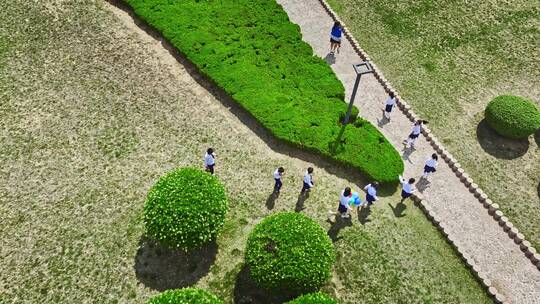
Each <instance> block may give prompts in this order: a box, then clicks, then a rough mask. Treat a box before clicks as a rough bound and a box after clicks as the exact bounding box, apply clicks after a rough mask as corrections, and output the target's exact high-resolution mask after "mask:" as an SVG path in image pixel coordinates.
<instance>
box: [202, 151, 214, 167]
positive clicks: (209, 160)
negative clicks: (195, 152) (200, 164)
mask: <svg viewBox="0 0 540 304" xmlns="http://www.w3.org/2000/svg"><path fill="white" fill-rule="evenodd" d="M215 163H216V161H215V160H214V154H208V152H207V153H206V154H204V165H205V166H212V165H214V164H215Z"/></svg>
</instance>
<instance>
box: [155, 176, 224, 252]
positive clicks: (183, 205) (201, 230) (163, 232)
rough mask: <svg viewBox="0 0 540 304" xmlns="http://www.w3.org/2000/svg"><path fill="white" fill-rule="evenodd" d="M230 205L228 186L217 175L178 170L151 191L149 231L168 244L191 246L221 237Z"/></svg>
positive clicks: (163, 177) (187, 247)
mask: <svg viewBox="0 0 540 304" xmlns="http://www.w3.org/2000/svg"><path fill="white" fill-rule="evenodd" d="M227 209H228V202H227V197H226V195H225V189H224V188H223V185H222V184H221V183H220V182H219V180H218V179H217V178H216V177H215V176H213V175H210V174H208V173H206V172H204V171H201V170H198V169H193V168H184V169H179V170H175V171H172V172H169V173H167V174H166V175H165V176H162V177H161V178H160V179H159V180H158V182H157V183H156V184H155V185H154V187H152V189H151V190H150V192H149V193H148V198H147V200H146V206H145V208H144V223H145V226H146V232H147V234H148V235H149V236H151V237H153V238H154V239H155V240H157V241H159V242H161V243H162V244H164V245H166V246H169V247H172V248H180V249H183V250H185V251H187V250H191V249H194V248H198V247H200V246H202V245H204V244H205V243H208V242H210V241H212V240H214V239H215V238H216V237H217V235H218V233H219V232H220V230H221V228H222V227H223V223H224V221H225V214H226V213H227Z"/></svg>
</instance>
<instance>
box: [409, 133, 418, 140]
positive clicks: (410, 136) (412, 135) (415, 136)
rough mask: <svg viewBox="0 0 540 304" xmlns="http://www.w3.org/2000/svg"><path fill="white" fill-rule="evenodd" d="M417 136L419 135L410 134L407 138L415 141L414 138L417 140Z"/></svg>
mask: <svg viewBox="0 0 540 304" xmlns="http://www.w3.org/2000/svg"><path fill="white" fill-rule="evenodd" d="M419 135H420V134H414V133H411V134H409V138H410V139H415V138H418V136H419Z"/></svg>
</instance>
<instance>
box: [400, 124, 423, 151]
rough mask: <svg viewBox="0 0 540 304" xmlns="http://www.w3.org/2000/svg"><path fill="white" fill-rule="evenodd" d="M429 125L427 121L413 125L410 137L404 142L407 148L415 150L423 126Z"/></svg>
mask: <svg viewBox="0 0 540 304" xmlns="http://www.w3.org/2000/svg"><path fill="white" fill-rule="evenodd" d="M427 123H428V122H427V121H426V120H421V119H419V120H417V121H416V122H415V123H414V124H413V126H412V129H411V133H410V134H409V137H408V138H407V139H405V140H404V141H403V143H404V144H405V146H406V147H407V148H414V142H415V141H416V139H417V138H418V137H419V136H420V133H422V125H425V124H427Z"/></svg>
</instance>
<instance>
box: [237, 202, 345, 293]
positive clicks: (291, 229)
mask: <svg viewBox="0 0 540 304" xmlns="http://www.w3.org/2000/svg"><path fill="white" fill-rule="evenodd" d="M334 261H335V254H334V247H333V245H332V242H331V241H330V238H329V237H328V235H327V234H326V231H324V230H323V228H322V227H321V226H319V224H317V223H316V222H315V221H314V220H312V219H310V218H308V217H307V216H305V215H303V214H301V213H294V212H285V213H276V214H274V215H271V216H269V217H267V218H265V219H264V220H263V221H262V222H261V223H259V224H258V225H257V226H255V229H254V230H253V232H251V234H250V236H249V238H248V242H247V249H246V262H247V264H248V267H249V270H250V274H251V277H252V278H253V280H254V281H255V282H256V283H257V284H258V285H259V286H260V287H263V288H265V289H268V290H271V291H274V292H284V293H288V294H291V293H292V294H297V293H304V292H311V291H314V290H316V289H318V288H319V287H321V286H322V285H323V284H325V283H326V282H327V280H328V279H329V278H330V270H331V268H332V264H333V263H334Z"/></svg>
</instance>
